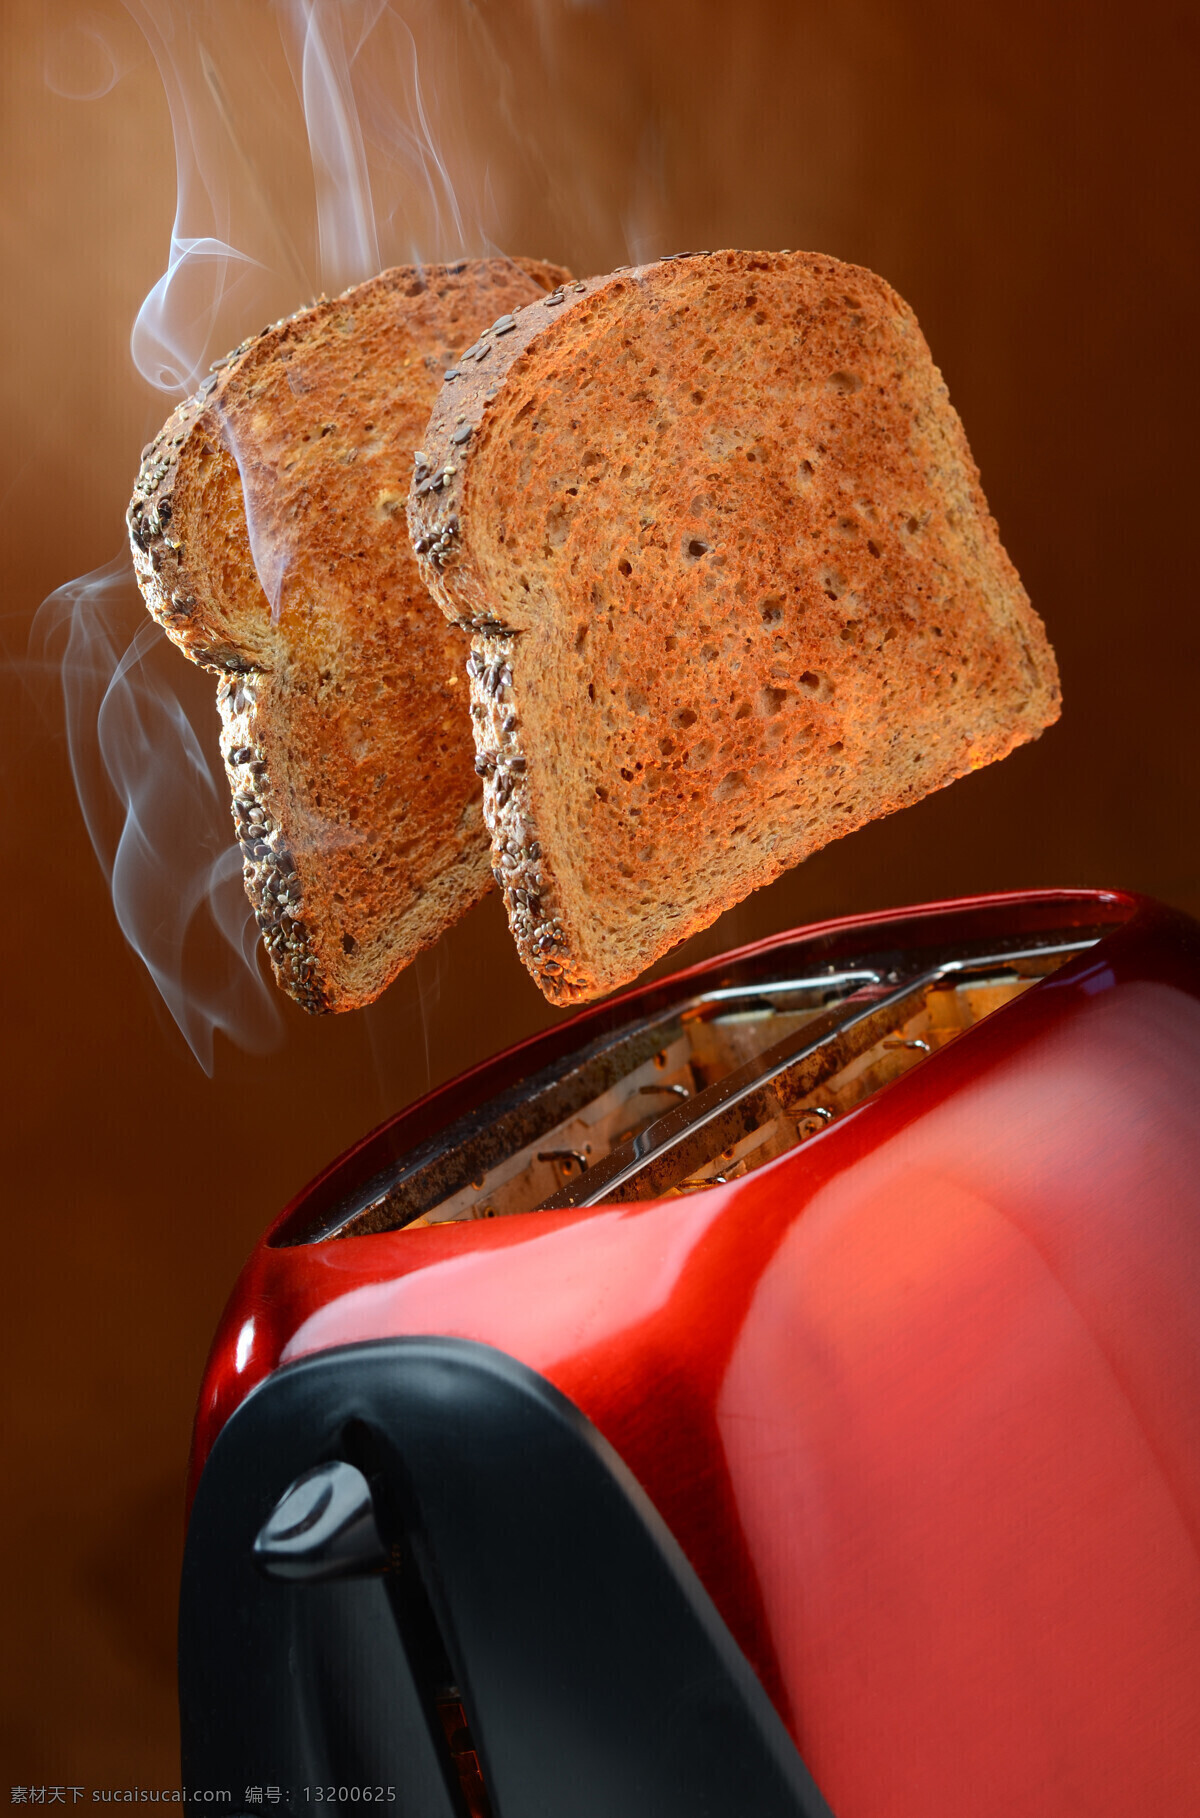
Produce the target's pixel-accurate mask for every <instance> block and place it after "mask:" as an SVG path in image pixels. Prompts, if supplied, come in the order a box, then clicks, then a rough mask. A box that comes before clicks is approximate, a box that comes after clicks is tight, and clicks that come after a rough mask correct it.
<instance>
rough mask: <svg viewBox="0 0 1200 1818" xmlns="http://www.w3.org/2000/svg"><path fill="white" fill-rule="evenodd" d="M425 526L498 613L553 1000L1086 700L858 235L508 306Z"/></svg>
mask: <svg viewBox="0 0 1200 1818" xmlns="http://www.w3.org/2000/svg"><path fill="white" fill-rule="evenodd" d="M409 528H410V533H411V535H412V538H413V543H414V547H415V548H416V550H417V552H418V555H419V556H420V559H421V564H422V572H423V574H424V576H425V579H426V581H427V583H428V586H429V588H430V591H431V593H432V594H433V595H434V597H435V599H437V600H438V601H439V602H440V603H441V605H442V607H443V608H444V610H445V611H446V613H447V614H448V616H449V617H450V618H451V619H452V620H453V621H454V622H455V623H456V624H459V625H462V626H464V627H466V628H468V629H469V630H470V631H471V632H472V634H473V649H472V655H471V659H470V662H469V665H468V669H469V674H470V678H471V695H472V703H473V704H472V714H473V717H474V723H475V740H476V748H477V752H478V761H479V764H480V767H481V769H482V770H483V772H484V774H485V784H484V812H485V814H486V816H487V820H488V825H489V827H490V829H491V834H492V859H493V866H494V869H495V875H496V878H497V881H498V883H499V884H500V885H501V887H502V888H503V890H504V897H505V902H506V904H507V908H508V914H509V919H510V922H511V925H512V930H513V934H514V935H515V937H516V942H517V946H518V948H519V950H520V953H521V957H522V959H523V960H524V962H525V964H526V966H527V967H528V968H529V970H530V972H531V973H532V974H533V976H534V978H535V979H536V980H537V982H538V984H539V985H540V986H541V988H542V990H543V992H544V993H545V995H546V996H547V997H548V998H550V999H551V1001H552V1002H555V1003H575V1002H579V1001H582V1000H585V999H587V998H593V997H596V996H598V995H600V994H601V993H604V992H607V991H612V990H614V989H615V988H617V987H618V986H621V985H624V984H626V983H627V982H628V981H629V980H630V979H632V978H634V977H635V976H636V975H637V974H638V973H639V972H641V971H642V970H643V969H644V968H645V967H646V966H648V965H650V964H651V962H652V961H654V960H655V959H657V958H658V957H659V956H660V955H661V954H663V953H665V952H667V950H668V949H669V948H671V947H673V946H674V945H675V944H676V943H677V942H678V941H679V940H681V939H682V938H683V937H684V936H686V935H689V934H692V933H694V932H695V931H696V930H698V929H700V928H704V927H706V926H707V925H708V924H709V923H710V922H712V921H713V920H714V919H715V918H716V917H717V916H718V915H720V914H721V912H722V911H723V910H725V909H728V908H729V907H730V906H731V905H732V904H734V903H736V902H738V901H740V899H741V898H743V897H745V896H746V895H747V894H748V893H749V892H750V891H752V890H755V889H757V888H759V887H760V886H761V885H763V884H767V883H770V881H771V880H772V879H773V878H775V877H777V876H778V875H779V873H780V872H781V871H784V870H785V869H787V868H788V867H789V866H792V865H795V864H797V863H798V862H799V861H800V860H801V859H803V858H806V857H807V856H808V854H809V853H811V852H815V851H816V850H817V849H818V848H819V847H821V846H824V845H825V844H826V843H827V842H828V841H829V840H833V839H836V838H838V837H839V836H840V835H842V834H845V833H849V832H851V831H852V829H854V828H856V827H860V826H862V824H863V823H864V822H865V821H869V820H871V819H873V818H874V817H875V816H876V815H882V814H887V813H890V812H891V811H892V810H894V809H897V808H903V807H905V806H906V805H907V804H908V803H910V802H915V801H917V800H918V799H919V797H921V796H923V795H926V794H928V793H929V791H930V790H933V789H938V788H940V787H941V786H942V785H943V784H945V783H949V782H951V781H953V779H954V778H955V777H959V776H962V775H964V774H965V773H966V772H968V771H970V770H975V769H978V768H979V767H980V766H981V765H983V764H987V763H990V762H992V761H993V760H994V759H996V758H1002V757H1004V756H1005V755H1006V753H1008V752H1009V751H1011V750H1012V749H1013V747H1014V746H1016V745H1018V744H1020V743H1021V742H1022V741H1023V740H1026V739H1032V738H1036V737H1037V736H1038V734H1039V733H1040V732H1041V731H1042V729H1043V727H1045V726H1047V725H1048V724H1049V723H1050V722H1051V721H1052V720H1054V719H1055V718H1056V717H1057V715H1058V711H1059V689H1058V678H1057V672H1056V668H1055V663H1054V656H1053V653H1052V651H1051V649H1050V646H1049V644H1048V643H1047V640H1046V635H1045V631H1044V629H1043V627H1042V624H1041V621H1040V620H1039V619H1038V617H1037V615H1036V614H1035V612H1034V611H1033V609H1032V607H1031V606H1030V604H1029V600H1028V598H1027V596H1026V594H1025V592H1024V589H1023V588H1022V586H1021V583H1020V580H1019V579H1018V577H1017V574H1016V572H1015V570H1014V569H1013V566H1012V564H1011V562H1010V561H1009V560H1008V557H1007V556H1006V555H1005V553H1004V550H1003V548H1002V547H1001V545H1000V540H999V537H998V535H997V531H996V526H995V524H994V522H993V521H992V518H991V517H990V516H989V513H988V508H987V504H986V501H985V500H984V497H983V493H982V491H981V490H980V484H979V475H978V473H977V470H976V468H975V465H974V462H973V461H972V459H971V454H970V451H969V449H968V447H967V442H966V438H965V436H964V435H963V431H962V426H961V424H960V423H959V420H958V418H957V416H956V415H955V413H954V411H953V409H952V408H951V405H950V403H949V399H948V396H947V392H946V387H945V385H944V383H943V382H942V378H941V375H940V374H939V372H938V370H937V368H936V367H935V366H934V364H933V361H932V360H931V358H930V355H929V350H928V348H927V347H926V345H925V342H924V340H923V338H922V336H921V333H920V330H919V329H918V327H917V323H916V320H915V318H914V316H913V314H912V311H911V310H910V309H909V308H908V307H907V306H906V305H905V304H904V303H903V302H902V301H901V300H900V298H899V297H897V296H896V294H895V292H894V291H892V290H891V289H890V288H889V286H888V285H887V284H885V283H884V281H883V280H882V279H881V278H878V277H876V276H875V275H874V274H873V273H871V272H869V271H864V270H861V269H860V268H858V267H856V266H852V265H843V264H841V263H839V262H838V261H837V260H835V259H830V258H823V257H819V256H817V255H814V254H807V253H750V252H721V253H715V254H707V253H706V254H684V255H680V256H678V257H676V258H674V259H671V260H663V261H661V262H659V263H657V264H653V265H647V266H642V267H639V268H637V269H636V270H629V269H626V270H624V271H620V272H615V273H612V274H611V275H609V276H607V277H603V278H598V279H593V280H589V281H588V282H587V283H568V284H567V285H566V286H565V288H564V289H563V290H561V291H559V292H556V293H555V294H553V295H551V296H549V297H546V298H544V299H542V300H540V301H538V302H536V303H533V304H530V305H528V306H527V307H526V308H524V309H522V310H519V311H517V312H516V313H515V315H513V316H512V317H511V318H509V319H506V320H503V321H501V322H499V323H497V324H495V325H494V327H493V328H492V329H491V330H490V331H489V333H488V334H487V335H486V336H484V337H483V338H482V340H481V341H480V343H479V347H478V350H473V357H471V358H467V357H464V358H463V359H461V360H460V362H459V365H458V368H457V369H455V371H454V372H452V373H450V374H448V375H447V380H446V383H445V384H444V385H443V388H442V391H441V394H440V396H439V398H438V401H437V405H436V408H435V410H434V414H433V417H432V420H431V423H430V427H429V430H428V432H427V434H426V436H425V438H424V440H423V444H422V451H421V457H420V462H419V465H418V467H417V469H416V474H415V478H414V482H413V487H412V491H411V494H410V500H409Z"/></svg>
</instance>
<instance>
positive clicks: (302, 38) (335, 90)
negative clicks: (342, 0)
mask: <svg viewBox="0 0 1200 1818" xmlns="http://www.w3.org/2000/svg"><path fill="white" fill-rule="evenodd" d="M374 10H375V13H376V15H378V13H379V12H381V11H383V10H384V9H383V8H381V7H376V8H375V9H374ZM348 16H349V15H348V14H347V13H346V12H345V11H343V10H338V11H331V10H330V9H329V7H328V6H326V7H321V6H320V5H318V4H317V3H316V0H302V4H301V5H300V6H299V7H296V8H293V9H292V10H291V11H290V12H288V13H286V14H285V15H284V20H283V31H284V36H285V42H287V43H288V47H289V51H290V55H291V62H292V69H293V76H294V77H295V80H296V86H297V88H298V89H299V92H300V99H301V102H302V104H303V107H304V118H305V121H306V123H307V126H308V143H309V148H310V151H311V154H312V167H313V181H314V184H315V187H316V203H317V236H318V244H319V248H320V259H321V276H322V278H323V279H324V281H325V284H326V286H327V288H329V289H333V290H344V289H345V288H346V287H347V286H348V285H350V284H354V283H356V282H357V281H359V280H360V279H362V278H366V277H369V276H370V275H371V273H372V272H376V271H378V270H379V264H380V259H379V240H378V236H377V234H376V232H375V213H374V208H373V206H372V201H371V178H370V173H369V171H368V169H367V153H366V147H365V146H364V144H363V134H362V127H361V125H360V123H359V117H358V109H357V107H356V106H355V101H354V90H353V86H352V83H351V65H352V64H353V62H354V58H355V55H356V52H357V51H358V50H360V49H361V48H362V44H363V43H364V41H365V39H366V37H367V36H368V35H369V33H370V30H371V27H372V25H373V24H374V22H375V21H374V20H371V21H370V23H369V24H367V26H366V30H365V31H363V33H362V34H361V36H360V38H359V40H358V43H357V45H356V46H354V47H353V48H350V47H348V46H347V43H346V37H345V22H346V20H347V18H348Z"/></svg>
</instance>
